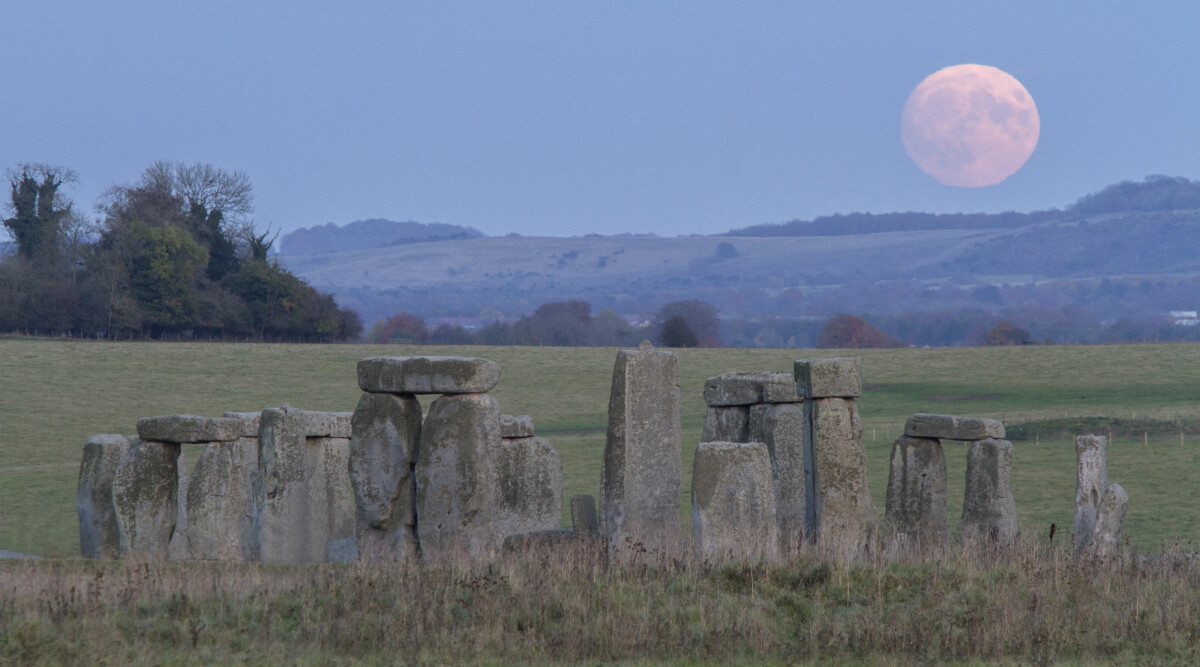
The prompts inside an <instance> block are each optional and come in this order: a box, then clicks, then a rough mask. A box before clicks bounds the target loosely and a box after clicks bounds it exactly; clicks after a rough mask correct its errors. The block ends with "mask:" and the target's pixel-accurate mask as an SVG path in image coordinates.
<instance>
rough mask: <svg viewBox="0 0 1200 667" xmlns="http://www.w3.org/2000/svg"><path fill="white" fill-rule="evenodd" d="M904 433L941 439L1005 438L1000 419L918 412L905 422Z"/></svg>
mask: <svg viewBox="0 0 1200 667" xmlns="http://www.w3.org/2000/svg"><path fill="white" fill-rule="evenodd" d="M904 435H907V436H908V437H910V438H938V439H939V440H988V439H995V440H1003V439H1004V424H1002V423H1000V420H998V419H977V418H973V417H954V416H952V415H928V414H916V415H913V416H911V417H909V418H908V421H906V422H905V423H904Z"/></svg>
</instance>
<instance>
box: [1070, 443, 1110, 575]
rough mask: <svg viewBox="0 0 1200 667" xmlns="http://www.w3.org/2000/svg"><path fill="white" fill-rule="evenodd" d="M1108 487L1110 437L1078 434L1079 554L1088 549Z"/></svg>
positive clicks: (1076, 539) (1076, 543)
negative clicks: (1101, 500)
mask: <svg viewBox="0 0 1200 667" xmlns="http://www.w3.org/2000/svg"><path fill="white" fill-rule="evenodd" d="M1107 489H1108V438H1107V437H1105V436H1102V435H1079V436H1075V523H1074V533H1073V537H1074V547H1075V553H1079V552H1081V551H1083V550H1084V549H1085V548H1087V546H1088V544H1090V543H1091V541H1092V533H1093V531H1094V530H1095V528H1096V512H1097V511H1098V510H1099V509H1100V499H1101V498H1103V497H1104V492H1105V491H1106V490H1107Z"/></svg>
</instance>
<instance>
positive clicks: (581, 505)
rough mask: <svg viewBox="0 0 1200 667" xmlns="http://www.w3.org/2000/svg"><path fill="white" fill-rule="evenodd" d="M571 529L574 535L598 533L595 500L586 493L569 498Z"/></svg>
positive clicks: (598, 525)
mask: <svg viewBox="0 0 1200 667" xmlns="http://www.w3.org/2000/svg"><path fill="white" fill-rule="evenodd" d="M571 529H572V530H573V531H575V533H576V534H587V535H595V534H597V533H599V532H600V520H599V519H598V518H597V517H596V499H595V498H593V497H592V496H591V494H587V493H579V494H576V495H573V496H571Z"/></svg>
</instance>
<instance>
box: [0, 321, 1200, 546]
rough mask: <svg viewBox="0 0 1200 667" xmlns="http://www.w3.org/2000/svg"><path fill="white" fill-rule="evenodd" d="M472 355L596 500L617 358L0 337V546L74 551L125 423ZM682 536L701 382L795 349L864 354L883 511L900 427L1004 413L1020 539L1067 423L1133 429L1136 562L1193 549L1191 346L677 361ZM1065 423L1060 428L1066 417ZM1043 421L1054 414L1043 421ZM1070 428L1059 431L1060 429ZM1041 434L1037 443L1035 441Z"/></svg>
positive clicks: (1122, 439) (339, 397) (1196, 447)
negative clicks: (88, 501)
mask: <svg viewBox="0 0 1200 667" xmlns="http://www.w3.org/2000/svg"><path fill="white" fill-rule="evenodd" d="M411 354H450V355H462V356H482V357H487V358H489V359H493V360H495V361H496V362H498V363H499V364H500V365H501V367H502V368H503V373H504V375H503V378H502V379H501V382H500V385H499V386H498V387H497V389H496V390H495V392H494V393H495V395H496V397H497V398H498V400H499V401H500V404H501V407H502V408H503V409H504V411H505V412H506V413H509V414H528V415H531V416H532V417H533V418H534V422H535V424H536V425H537V429H538V432H539V434H540V435H544V436H547V437H549V438H550V439H551V441H552V442H553V443H554V444H555V446H556V447H557V448H558V450H559V452H560V453H561V455H562V460H563V468H564V480H565V482H564V486H565V488H564V500H565V499H566V498H569V497H570V495H571V494H574V493H591V494H596V493H597V492H598V487H599V480H600V461H601V455H602V452H603V448H604V428H605V423H606V415H607V408H608V391H609V384H610V380H611V373H612V364H613V361H614V358H615V350H613V349H604V348H476V347H472V348H459V347H445V348H432V347H411V346H408V347H401V346H367V345H326V346H320V345H259V344H207V343H195V344H193V343H107V342H88V341H47V340H28V339H7V340H0V549H8V550H12V551H20V552H26V553H37V554H43V555H50V556H70V555H74V554H77V553H78V537H77V521H76V515H75V483H76V479H77V475H78V468H79V456H80V451H81V448H82V446H83V442H84V440H85V439H86V438H87V437H88V436H89V435H91V434H96V433H132V432H133V431H134V425H135V423H136V421H137V419H138V418H139V417H145V416H152V415H160V414H171V413H193V414H204V415H219V414H220V413H221V412H223V411H225V410H240V411H247V410H259V409H262V408H264V407H271V406H278V405H281V404H283V403H287V404H289V405H291V406H294V407H299V408H305V409H319V410H352V409H353V408H354V405H355V403H356V402H357V400H358V396H359V393H360V392H359V390H358V388H357V384H356V380H355V364H356V362H357V361H358V360H359V359H362V358H364V357H369V356H378V355H411ZM678 354H679V357H680V366H681V369H682V372H683V386H682V390H683V392H682V393H683V399H684V405H683V420H684V421H683V425H684V459H685V461H684V486H683V495H684V497H683V499H682V500H683V508H682V510H681V517H680V518H681V522H682V523H683V524H684V526H685V530H687V529H688V528H687V526H688V521H687V519H688V517H690V506H689V503H688V500H689V495H690V470H691V456H692V452H693V450H694V448H695V445H696V443H697V442H698V441H699V436H700V430H701V426H702V424H703V418H704V409H705V408H704V403H703V400H702V395H701V392H702V387H703V382H704V379H705V378H706V377H709V376H712V375H716V374H718V373H720V372H723V371H731V370H735V371H758V370H790V369H791V365H792V361H793V359H795V358H797V357H806V356H861V357H862V358H863V375H864V382H865V384H866V385H867V390H866V392H865V394H864V396H863V397H862V398H861V399H860V400H859V406H860V409H861V413H862V415H863V418H864V421H865V426H866V430H865V435H864V439H865V441H866V445H867V454H868V458H869V462H870V466H871V491H872V495H873V496H874V498H875V504H876V508H877V510H878V511H879V512H880V513H882V510H883V494H884V488H885V485H886V482H887V467H888V457H889V453H890V443H891V440H892V439H893V438H895V437H896V435H898V433H899V432H900V430H901V428H902V425H903V421H904V419H905V417H906V416H907V415H909V414H912V413H914V412H945V413H953V414H961V415H970V416H989V417H997V418H1001V419H1003V420H1004V421H1005V423H1006V424H1008V425H1009V426H1010V428H1011V427H1013V426H1014V425H1017V424H1022V423H1028V422H1031V423H1029V424H1028V425H1027V426H1023V427H1021V430H1020V433H1021V434H1022V435H1023V437H1027V439H1024V440H1015V445H1016V457H1015V470H1014V474H1013V487H1014V495H1015V496H1016V499H1017V509H1018V513H1019V515H1020V519H1021V521H1022V525H1023V528H1024V529H1025V530H1027V531H1031V532H1036V533H1044V531H1046V530H1048V528H1049V525H1050V524H1051V523H1052V522H1053V523H1057V525H1058V526H1059V529H1060V530H1064V529H1066V528H1069V526H1070V525H1071V521H1072V516H1073V511H1074V509H1073V507H1074V479H1075V463H1074V448H1073V444H1072V441H1071V438H1070V432H1071V429H1072V428H1074V427H1073V426H1071V424H1073V423H1075V422H1071V421H1070V419H1076V418H1082V417H1107V418H1119V419H1121V420H1124V421H1123V422H1122V423H1126V424H1128V423H1135V424H1141V425H1143V426H1144V430H1143V432H1144V433H1145V435H1144V436H1143V435H1141V434H1139V433H1137V430H1138V429H1140V428H1143V426H1138V427H1136V428H1133V430H1132V431H1131V430H1130V428H1129V427H1126V428H1124V429H1123V430H1121V431H1119V432H1118V433H1117V434H1115V442H1114V443H1113V444H1112V446H1111V447H1110V453H1109V473H1110V477H1111V479H1112V481H1114V482H1119V483H1120V484H1122V485H1123V486H1124V487H1125V488H1126V489H1127V490H1128V492H1129V495H1130V498H1131V502H1130V513H1129V518H1128V521H1127V523H1126V532H1127V534H1128V536H1129V537H1130V538H1131V540H1132V542H1133V544H1134V545H1136V546H1137V547H1138V548H1139V549H1141V550H1143V551H1147V550H1157V549H1159V548H1160V547H1161V546H1162V545H1163V544H1164V543H1167V544H1173V543H1174V541H1175V540H1176V539H1179V540H1181V543H1182V544H1184V545H1185V547H1186V545H1187V544H1188V543H1189V541H1190V540H1196V539H1198V538H1200V503H1196V502H1195V501H1194V500H1193V491H1194V489H1195V488H1196V486H1197V482H1196V481H1195V480H1197V479H1200V435H1196V434H1195V433H1193V431H1196V430H1197V429H1196V427H1195V424H1196V423H1197V422H1200V382H1197V381H1196V376H1197V374H1198V371H1200V345H1182V344H1181V345H1124V346H1094V347H1024V348H967V349H931V350H916V349H902V350H865V351H837V350H820V351H817V350H802V351H797V350H751V349H729V350H723V349H722V350H680V351H678ZM1064 419H1068V421H1067V422H1063V421H1062V420H1064ZM1049 420H1057V421H1056V422H1054V423H1052V422H1050V421H1049ZM1064 423H1065V424H1067V425H1066V426H1063V424H1064ZM1043 433H1045V435H1044V436H1043V435H1042V434H1043ZM947 459H948V464H949V474H950V489H949V495H950V502H951V506H950V513H951V526H952V527H954V526H956V525H957V523H958V522H957V515H958V513H959V512H960V511H961V505H960V503H961V496H962V490H963V489H962V486H963V475H964V453H963V452H962V450H961V449H959V448H958V447H957V446H955V445H950V446H948V447H947Z"/></svg>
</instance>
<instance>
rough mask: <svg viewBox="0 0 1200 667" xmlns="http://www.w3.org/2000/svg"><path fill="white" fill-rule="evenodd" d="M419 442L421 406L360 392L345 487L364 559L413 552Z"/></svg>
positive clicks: (408, 398)
mask: <svg viewBox="0 0 1200 667" xmlns="http://www.w3.org/2000/svg"><path fill="white" fill-rule="evenodd" d="M420 438H421V404H420V403H419V402H417V399H416V397H415V396H413V395H412V394H370V393H364V394H363V395H362V398H360V399H359V401H358V407H357V408H356V409H355V410H354V417H353V418H352V420H351V438H350V482H351V484H352V485H353V486H354V503H355V507H356V513H355V524H354V532H355V536H356V537H357V540H358V543H357V549H358V553H359V555H360V556H361V557H362V558H366V559H389V560H394V559H401V558H405V557H408V556H411V555H414V554H415V553H416V546H417V543H416V540H417V536H416V533H415V532H414V531H415V530H416V525H417V512H416V487H415V485H414V484H413V465H414V464H415V463H416V459H417V447H418V444H419V443H420Z"/></svg>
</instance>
